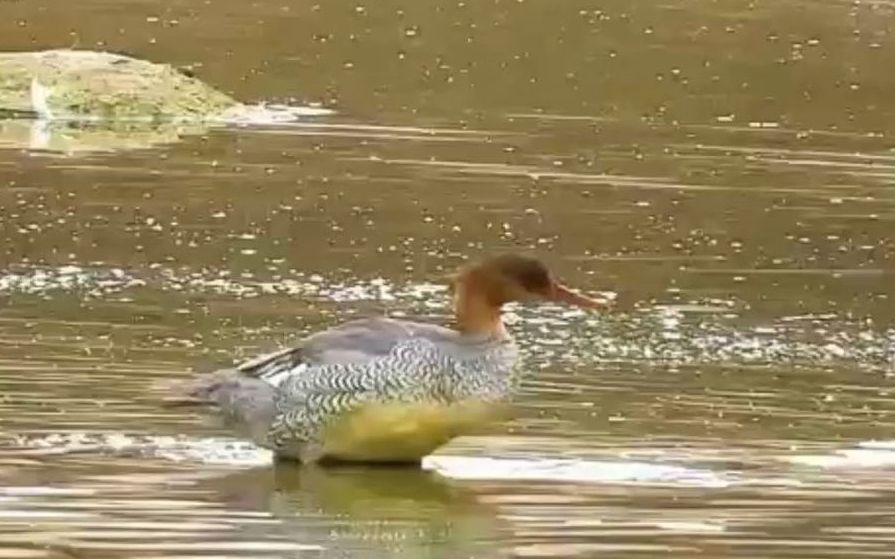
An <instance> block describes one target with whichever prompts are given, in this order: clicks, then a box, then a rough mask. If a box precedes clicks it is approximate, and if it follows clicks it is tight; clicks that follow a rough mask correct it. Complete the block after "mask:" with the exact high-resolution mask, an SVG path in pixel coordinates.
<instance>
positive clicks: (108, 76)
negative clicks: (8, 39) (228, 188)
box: [0, 50, 243, 121]
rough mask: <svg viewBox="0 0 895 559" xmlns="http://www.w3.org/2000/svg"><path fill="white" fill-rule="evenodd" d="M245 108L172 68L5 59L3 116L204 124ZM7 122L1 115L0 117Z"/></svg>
mask: <svg viewBox="0 0 895 559" xmlns="http://www.w3.org/2000/svg"><path fill="white" fill-rule="evenodd" d="M242 107H243V105H242V104H241V103H239V102H238V101H236V100H234V99H233V98H231V97H230V96H228V95H226V94H224V93H222V92H220V91H218V90H216V89H214V88H213V87H211V86H209V85H207V84H205V83H203V82H202V81H201V80H198V79H196V78H194V77H191V76H188V75H186V74H185V73H184V72H181V71H179V70H177V69H176V68H174V67H172V66H170V65H167V64H156V63H153V62H147V61H145V60H139V59H136V58H131V57H129V56H124V55H120V54H113V53H107V52H95V51H82V50H48V51H38V52H7V53H0V112H6V113H7V114H15V113H19V114H28V113H32V114H34V115H36V116H37V117H39V118H42V119H48V120H56V119H75V120H77V119H84V120H103V121H134V120H137V121H165V120H173V121H204V120H214V119H220V118H226V115H227V114H228V113H234V114H237V113H239V111H240V110H241V108H242ZM0 116H2V114H0Z"/></svg>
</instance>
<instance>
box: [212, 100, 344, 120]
mask: <svg viewBox="0 0 895 559" xmlns="http://www.w3.org/2000/svg"><path fill="white" fill-rule="evenodd" d="M334 113H335V111H333V110H331V109H325V108H323V107H313V106H293V105H279V104H267V103H259V104H257V105H240V106H239V107H234V108H232V109H229V110H227V111H226V112H225V113H224V114H223V115H221V116H220V117H218V118H217V119H215V120H217V121H219V122H221V123H225V124H243V125H252V124H255V125H271V124H286V123H290V122H297V121H299V120H301V119H303V118H308V117H315V116H327V115H332V114H334Z"/></svg>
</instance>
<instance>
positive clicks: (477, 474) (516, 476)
mask: <svg viewBox="0 0 895 559" xmlns="http://www.w3.org/2000/svg"><path fill="white" fill-rule="evenodd" d="M16 442H17V446H20V447H24V448H25V449H28V450H31V452H32V454H38V455H44V456H46V455H65V454H82V453H96V454H103V453H112V454H119V453H126V454H139V455H141V456H145V457H148V458H158V459H161V460H168V461H172V462H195V463H199V464H205V465H210V466H230V467H258V466H269V465H270V464H272V462H273V454H272V453H271V452H270V451H268V450H265V449H262V448H259V447H257V446H255V445H253V444H251V443H248V442H244V441H237V440H233V439H225V438H201V439H195V438H190V437H171V436H136V435H125V434H122V433H95V434H91V433H66V434H53V435H47V436H40V437H19V438H18V439H17V441H16ZM423 468H424V469H426V470H430V471H434V472H436V473H438V474H440V475H442V476H444V477H446V478H450V479H456V480H469V481H542V482H560V483H601V484H613V483H614V484H640V485H665V486H668V485H674V486H691V487H709V488H724V487H729V486H730V485H732V484H739V483H745V482H744V481H743V480H738V479H737V478H735V477H734V476H732V475H730V474H728V473H718V472H714V471H711V470H707V469H699V468H690V467H686V466H678V465H669V464H660V463H650V462H644V461H629V460H592V459H574V458H550V457H531V458H497V457H474V456H459V455H432V456H427V457H426V458H425V459H424V460H423Z"/></svg>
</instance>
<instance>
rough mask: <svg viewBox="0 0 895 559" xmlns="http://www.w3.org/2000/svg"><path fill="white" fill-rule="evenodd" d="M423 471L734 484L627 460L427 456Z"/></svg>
mask: <svg viewBox="0 0 895 559" xmlns="http://www.w3.org/2000/svg"><path fill="white" fill-rule="evenodd" d="M423 468H425V469H428V470H432V471H435V472H437V473H439V474H441V475H443V476H445V477H448V478H452V479H461V480H478V481H486V480H488V481H543V482H567V483H607V484H608V483H622V484H640V485H683V486H696V487H712V488H724V487H729V486H730V485H732V484H734V483H736V482H737V480H736V479H734V478H733V477H732V476H728V475H723V474H719V473H717V472H713V471H711V470H705V469H695V468H688V467H684V466H674V465H667V464H653V463H649V462H634V461H627V460H606V461H602V460H590V459H566V458H546V457H545V458H489V457H472V456H427V457H426V458H425V459H424V460H423Z"/></svg>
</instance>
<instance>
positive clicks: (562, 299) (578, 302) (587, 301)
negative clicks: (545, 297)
mask: <svg viewBox="0 0 895 559" xmlns="http://www.w3.org/2000/svg"><path fill="white" fill-rule="evenodd" d="M550 299H551V300H552V301H556V302H558V303H565V304H567V305H573V306H575V307H581V308H583V309H606V308H608V307H609V305H608V304H607V303H606V302H605V301H600V300H599V299H592V298H590V297H587V296H586V295H582V294H580V293H577V292H575V291H572V290H571V289H569V288H568V287H566V286H564V285H562V284H560V283H557V284H555V285H554V286H553V295H552V297H550Z"/></svg>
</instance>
